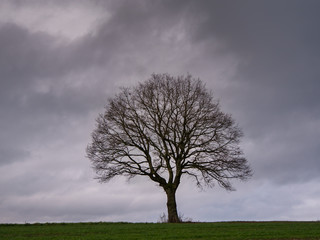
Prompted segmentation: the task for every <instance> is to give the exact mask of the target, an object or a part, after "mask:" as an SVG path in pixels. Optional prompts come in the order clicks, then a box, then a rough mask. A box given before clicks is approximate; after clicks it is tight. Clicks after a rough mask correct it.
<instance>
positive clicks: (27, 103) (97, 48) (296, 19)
mask: <svg viewBox="0 0 320 240" xmlns="http://www.w3.org/2000/svg"><path fill="white" fill-rule="evenodd" d="M319 10H320V2H319V1H317V0H307V1H302V0H281V1H279V0H258V1H257V0H251V1H250V0H242V1H231V0H230V1H229V0H220V1H204V0H199V1H192V0H190V1H188V0H184V1H182V0H181V1H179V0H176V1H170V0H167V1H162V0H158V1H149V0H130V1H129V0H128V1H122V0H113V1H112V0H110V1H102V0H80V1H71V0H69V1H50V0H47V1H43V0H30V1H19V0H15V1H12V0H11V1H9V0H1V1H0V110H1V111H0V129H1V134H0V213H1V214H0V223H8V222H18V223H24V222H61V221H65V222H67V221H142V222H144V221H157V220H158V219H159V216H160V215H161V214H162V213H163V212H166V204H165V201H166V197H165V193H164V192H163V190H162V189H161V188H159V187H158V186H156V184H154V183H152V182H151V181H149V180H146V179H144V178H135V179H133V180H130V182H127V181H126V179H124V178H121V177H120V178H116V179H114V180H112V181H111V182H109V183H108V184H99V183H98V182H97V181H96V180H95V179H94V176H95V174H94V172H93V170H92V169H91V166H90V162H89V160H88V159H87V158H86V157H85V155H86V153H85V149H86V146H87V144H88V143H89V142H90V134H91V132H92V130H93V129H94V126H95V118H96V117H97V115H98V114H99V113H100V112H103V108H104V105H105V104H106V102H107V99H108V98H109V97H112V96H113V95H114V94H115V93H116V92H117V91H118V90H119V87H121V86H133V85H135V84H136V83H137V82H139V81H143V80H146V79H147V78H149V76H150V75H151V74H152V73H170V74H172V75H178V74H187V73H191V74H192V75H193V76H194V77H199V78H200V79H202V80H203V81H204V82H205V83H206V85H207V87H208V89H211V90H213V92H214V94H215V95H216V97H217V98H219V99H220V101H221V106H222V109H223V110H224V111H225V112H228V113H230V114H232V115H233V117H234V118H235V120H236V121H237V122H238V124H239V126H240V127H241V128H242V130H243V132H244V134H245V137H244V138H243V139H242V143H241V145H242V147H243V149H244V152H245V155H246V157H247V158H248V160H249V163H250V165H251V167H252V168H253V170H254V176H253V178H252V179H251V180H249V181H248V182H245V183H243V182H238V181H234V186H235V188H236V189H237V191H235V192H226V191H225V190H223V189H220V188H219V187H216V188H213V189H206V190H204V191H202V190H199V189H197V188H196V186H195V184H194V183H193V182H192V181H191V179H188V178H185V179H184V181H183V183H182V185H181V186H180V189H179V190H178V193H177V194H178V195H177V198H178V209H179V212H181V213H182V214H183V215H184V216H185V217H190V218H192V219H193V220H195V221H229V220H319V219H320V215H319V209H320V188H319V183H320V174H319V173H320V159H319V155H320V140H319V139H320V94H319V91H320V67H319V64H320V46H319V42H320V30H319V23H320V14H319Z"/></svg>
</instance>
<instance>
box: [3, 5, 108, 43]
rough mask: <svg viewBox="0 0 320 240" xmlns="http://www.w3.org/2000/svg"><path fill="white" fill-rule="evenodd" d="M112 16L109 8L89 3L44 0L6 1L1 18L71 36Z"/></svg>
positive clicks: (31, 29)
mask: <svg viewBox="0 0 320 240" xmlns="http://www.w3.org/2000/svg"><path fill="white" fill-rule="evenodd" d="M109 17H110V14H109V13H108V12H107V11H105V10H104V11H102V10H101V9H99V8H97V7H94V6H93V5H89V4H76V5H72V4H60V5H57V4H56V5H54V4H50V3H45V2H44V3H43V4H40V5H33V4H29V5H24V6H23V7H19V8H17V7H16V5H13V4H10V2H6V3H2V4H1V8H0V22H3V23H7V22H12V23H15V24H17V25H20V26H23V27H25V28H28V29H29V30H30V31H32V32H38V31H40V32H45V33H48V34H50V35H54V36H59V37H61V36H62V37H64V38H67V39H69V40H74V39H76V38H79V37H82V36H84V35H86V34H88V33H90V32H92V31H93V30H94V29H95V25H98V24H99V23H100V22H102V21H106V20H107V19H108V18H109Z"/></svg>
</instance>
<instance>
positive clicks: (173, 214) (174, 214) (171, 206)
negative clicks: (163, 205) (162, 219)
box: [165, 189, 181, 223]
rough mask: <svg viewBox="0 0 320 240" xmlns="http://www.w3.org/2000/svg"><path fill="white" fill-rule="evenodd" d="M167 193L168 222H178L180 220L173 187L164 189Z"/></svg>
mask: <svg viewBox="0 0 320 240" xmlns="http://www.w3.org/2000/svg"><path fill="white" fill-rule="evenodd" d="M165 192H166V194H167V208H168V222H169V223H179V222H181V220H180V218H179V216H178V211H177V203H176V191H175V190H174V189H166V190H165Z"/></svg>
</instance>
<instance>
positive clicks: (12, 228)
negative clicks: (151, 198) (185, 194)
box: [0, 222, 320, 240]
mask: <svg viewBox="0 0 320 240" xmlns="http://www.w3.org/2000/svg"><path fill="white" fill-rule="evenodd" d="M0 239H1V240H24V239H28V240H31V239H32V240H35V239H39V240H40V239H41V240H49V239H50V240H52V239H57V240H104V239H105V240H126V239H128V240H129V239H130V240H134V239H136V240H143V239H146V240H160V239H161V240H169V239H172V240H173V239H192V240H198V239H217V240H224V239H228V240H229V239H230V240H234V239H237V240H241V239H250V240H254V239H259V240H260V239H286V240H287V239H294V240H297V239H304V240H305V239H320V222H216V223H181V224H168V223H104V222H101V223H46V224H0Z"/></svg>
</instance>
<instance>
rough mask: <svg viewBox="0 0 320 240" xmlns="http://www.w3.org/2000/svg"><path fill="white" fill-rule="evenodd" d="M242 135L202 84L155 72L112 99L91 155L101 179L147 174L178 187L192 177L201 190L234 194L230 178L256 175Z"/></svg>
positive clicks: (101, 117)
mask: <svg viewBox="0 0 320 240" xmlns="http://www.w3.org/2000/svg"><path fill="white" fill-rule="evenodd" d="M241 136H242V132H241V130H240V129H239V128H238V126H237V125H236V124H235V121H234V120H233V119H232V117H231V116H230V115H228V114H225V113H223V112H222V111H221V110H220V106H219V102H218V101H217V100H215V99H214V98H213V94H212V93H211V92H209V91H207V90H206V87H205V85H204V83H202V81H201V80H199V79H194V78H192V76H191V75H187V76H178V77H173V76H170V75H169V74H153V75H152V76H151V78H150V79H149V80H147V81H146V82H143V83H139V84H138V86H136V87H132V88H122V89H121V92H120V93H119V94H117V95H116V96H115V97H114V98H112V99H110V100H109V102H108V104H107V106H106V109H105V113H104V114H100V115H99V117H98V118H97V127H96V129H95V130H94V132H93V134H92V143H91V144H90V145H89V146H88V148H87V154H88V157H89V159H91V161H92V164H93V167H94V168H95V170H96V172H97V175H98V178H99V179H100V180H101V181H108V180H109V179H111V178H113V177H115V176H118V175H125V176H128V177H134V176H136V175H145V176H148V177H150V179H152V180H153V181H155V182H157V183H159V185H160V186H162V187H163V188H165V189H166V188H174V189H176V188H177V187H178V186H179V184H180V179H181V176H182V175H189V176H191V177H193V178H194V179H195V181H196V183H197V185H198V186H202V185H207V186H209V187H212V186H214V183H216V182H217V183H218V184H219V185H220V186H221V187H223V188H225V189H227V190H232V185H231V183H230V181H229V180H230V179H233V178H239V179H241V180H245V179H247V178H248V177H250V176H251V174H252V173H251V169H250V167H249V166H248V164H247V160H246V159H245V158H244V156H243V152H242V150H241V149H240V147H239V140H240V138H241Z"/></svg>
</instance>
